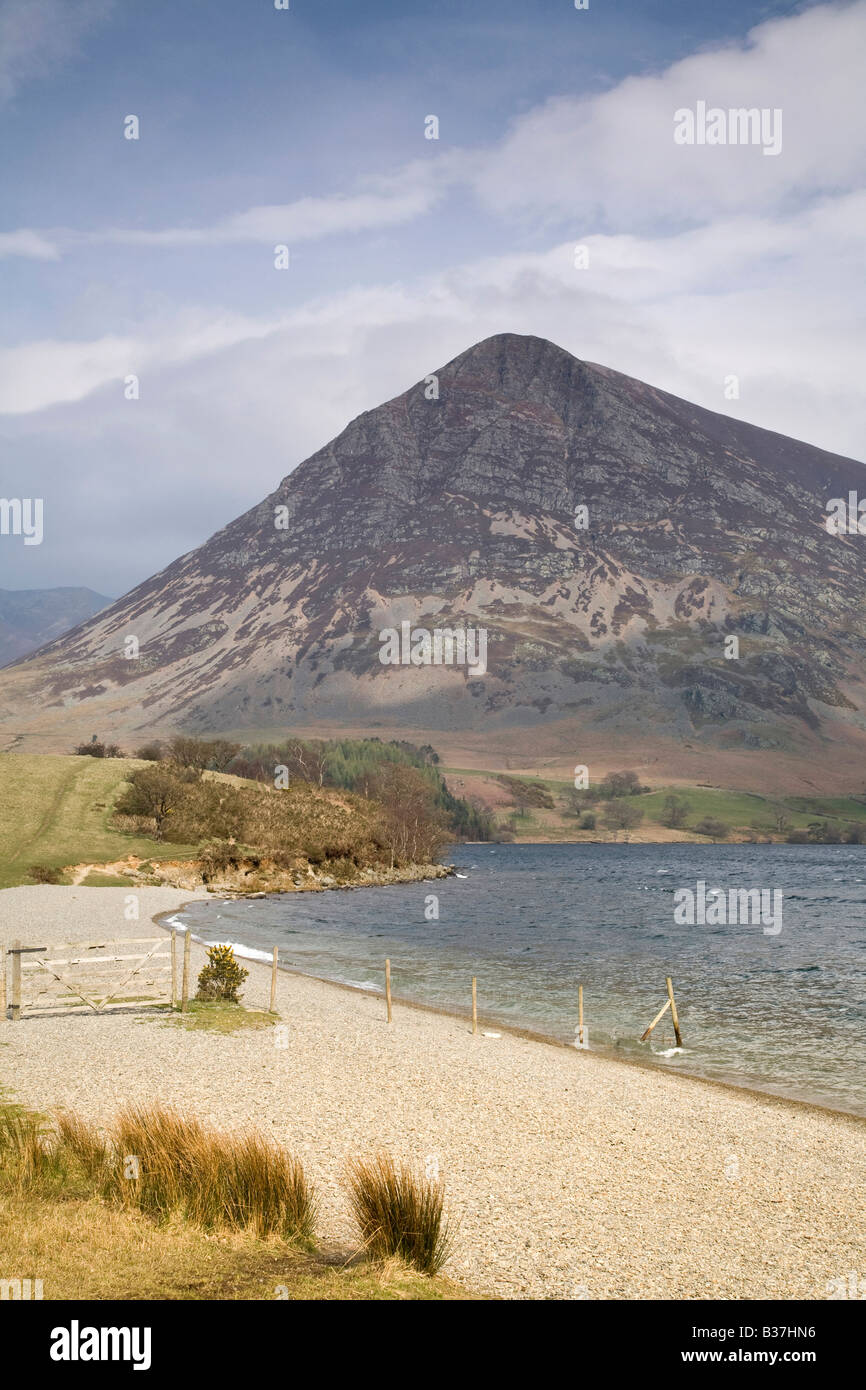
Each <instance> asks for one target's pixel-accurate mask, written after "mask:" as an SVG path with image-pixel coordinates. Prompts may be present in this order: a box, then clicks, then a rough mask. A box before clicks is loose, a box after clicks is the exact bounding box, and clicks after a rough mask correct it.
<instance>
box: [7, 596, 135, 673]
mask: <svg viewBox="0 0 866 1390" xmlns="http://www.w3.org/2000/svg"><path fill="white" fill-rule="evenodd" d="M110 603H111V599H110V598H106V597H105V595H104V594H97V593H94V591H93V590H92V589H0V666H5V665H6V664H7V662H9V661H17V660H18V658H19V657H22V656H26V655H27V653H28V652H32V651H35V650H36V648H37V647H41V646H43V645H44V644H45V643H46V642H52V641H53V640H54V638H55V637H60V636H61V635H62V634H63V633H64V632H68V631H69V629H70V628H73V627H77V626H78V624H79V623H83V622H84V621H85V619H86V618H92V617H93V614H94V613H98V612H99V611H100V609H102V608H107V607H108V605H109V604H110Z"/></svg>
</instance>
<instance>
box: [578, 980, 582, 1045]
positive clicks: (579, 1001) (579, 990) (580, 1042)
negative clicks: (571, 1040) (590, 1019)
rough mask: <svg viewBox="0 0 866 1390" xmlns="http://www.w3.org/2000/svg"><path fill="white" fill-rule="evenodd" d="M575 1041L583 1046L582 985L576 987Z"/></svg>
mask: <svg viewBox="0 0 866 1390" xmlns="http://www.w3.org/2000/svg"><path fill="white" fill-rule="evenodd" d="M577 1042H578V1046H579V1047H583V985H578V987H577Z"/></svg>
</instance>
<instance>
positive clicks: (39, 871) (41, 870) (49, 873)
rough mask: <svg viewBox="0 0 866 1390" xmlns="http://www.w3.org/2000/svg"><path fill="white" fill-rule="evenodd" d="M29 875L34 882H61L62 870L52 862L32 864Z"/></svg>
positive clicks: (28, 871)
mask: <svg viewBox="0 0 866 1390" xmlns="http://www.w3.org/2000/svg"><path fill="white" fill-rule="evenodd" d="M27 875H28V877H29V878H32V879H33V882H34V883H59V882H60V881H61V878H62V874H61V872H60V870H59V869H54V868H52V866H51V865H50V864H31V865H30V868H29V869H28V870H27Z"/></svg>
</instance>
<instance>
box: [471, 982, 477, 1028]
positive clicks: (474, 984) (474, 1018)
mask: <svg viewBox="0 0 866 1390" xmlns="http://www.w3.org/2000/svg"><path fill="white" fill-rule="evenodd" d="M477 985H478V981H477V980H476V978H475V976H474V975H473V976H472V1031H473V1033H477V1032H478V989H477Z"/></svg>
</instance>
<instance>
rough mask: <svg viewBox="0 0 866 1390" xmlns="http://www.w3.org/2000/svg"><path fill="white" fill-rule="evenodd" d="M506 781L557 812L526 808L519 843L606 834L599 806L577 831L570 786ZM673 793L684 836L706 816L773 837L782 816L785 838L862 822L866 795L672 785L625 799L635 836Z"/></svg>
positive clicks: (457, 771) (656, 821)
mask: <svg viewBox="0 0 866 1390" xmlns="http://www.w3.org/2000/svg"><path fill="white" fill-rule="evenodd" d="M442 771H443V772H444V773H446V774H447V775H449V776H460V777H464V778H473V777H478V778H488V777H492V778H498V779H500V781H501V777H502V775H503V774H500V773H496V772H485V771H482V770H481V769H479V768H456V767H455V768H452V767H447V768H443V769H442ZM507 777H508V779H509V780H510V781H512V782H525V783H527V784H528V785H536V786H539V787H543V788H545V789H546V790H547V791H549V792H550V793H551V794H552V795H553V797H554V800H555V801H556V803H557V805H556V813H555V814H554V813H550V812H548V813H546V814H545V813H541V814H539V812H538V810H537V809H535V808H530V810H529V813H528V815H525V816H518V818H517V820H516V822H515V835H516V838H517V840H518V841H520V840H521V839H522V838H526V839H532V838H534V837H539V836H544V837H545V838H546V839H549V840H565V841H569V840H573V839H575V837H576V836H579V837H580V838H581V839H587V838H592V837H593V836H602V837H603V836H604V835H605V833H606V832H605V831H604V829H603V827H602V826H601V812H600V810H599V803H596V805H595V806H594V807H590V808H589V809H590V810H594V811H595V812H596V814H597V815H598V816H599V822H598V828H597V830H596V831H585V832H584V831H578V829H577V825H578V817H577V816H575V815H574V814H572V813H571V812H570V811H569V810H568V808H567V806H566V803H565V797H566V795H567V793H568V791H569V789H570V787H571V783H570V782H567V781H562V780H556V779H553V778H546V777H540V776H532V775H531V774H527V773H513V772H509V773H508V774H507ZM671 795H674V796H677V797H678V798H680V799H681V800H683V801H685V802H686V803H687V804H688V808H689V809H688V813H687V816H686V824H685V826H683V827H681V829H682V830H684V831H686V832H687V831H688V830H689V828H690V827H693V826H694V825H696V824H697V822H698V821H701V820H703V819H704V818H705V817H712V818H713V819H716V820H720V821H722V822H724V824H725V825H726V826H727V827H728V829H729V830H730V831H735V830H747V829H749V828H751V827H752V826H753V825H754V826H755V827H756V828H757V829H758V831H759V832H764V833H766V834H774V835H778V833H779V832H778V830H777V825H778V818H779V816H780V815H781V816H784V817H785V819H786V826H785V830H784V832H783V835H784V834H786V833H787V832H788V831H789V830H805V829H806V828H807V827H808V825H809V824H810V822H812V821H816V820H828V821H830V823H831V824H833V825H835V826H836V827H837V828H838V829H840V830H842V831H843V832H844V831H846V830H850V829H851V828H852V827H854V826H857V825H863V824H864V823H866V796H864V798H863V799H862V800H861V799H859V798H857V797H850V796H848V797H846V796H837V797H832V796H825V797H821V796H816V797H807V796H761V795H759V794H758V793H757V792H755V793H753V792H740V791H732V790H729V789H728V788H725V787H702V786H692V787H688V786H671V787H657V788H655V789H654V790H653V791H651V792H645V793H643V794H642V795H640V796H636V797H633V798H629V799H630V800H631V801H633V803H634V804H635V805H636V806H639V807H640V809H641V810H642V811H643V813H644V820H643V823H642V825H641V826H640V827H639V833H644V834H645V833H646V832H647V831H650V832H651V831H652V828H653V826H662V825H663V824H664V822H663V820H662V817H663V815H664V803H665V800H666V798H667V797H668V796H671Z"/></svg>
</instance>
